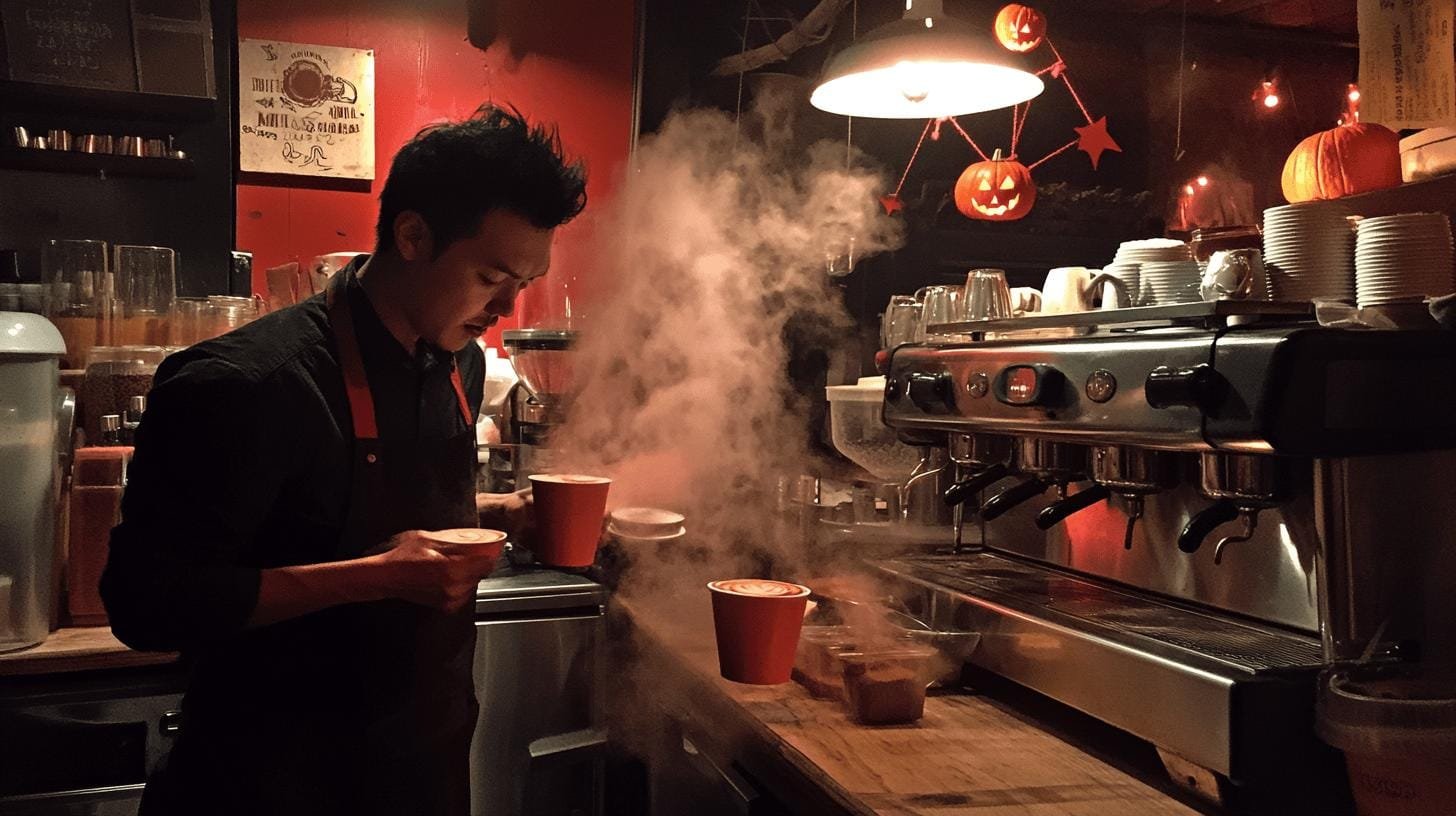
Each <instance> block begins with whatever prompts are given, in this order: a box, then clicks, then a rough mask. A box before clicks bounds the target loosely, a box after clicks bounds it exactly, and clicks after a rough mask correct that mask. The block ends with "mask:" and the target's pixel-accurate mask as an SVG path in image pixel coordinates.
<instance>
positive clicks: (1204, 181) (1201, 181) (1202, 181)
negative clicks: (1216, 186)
mask: <svg viewBox="0 0 1456 816" xmlns="http://www.w3.org/2000/svg"><path fill="white" fill-rule="evenodd" d="M1198 186H1199V187H1207V186H1208V176H1199V177H1198Z"/></svg>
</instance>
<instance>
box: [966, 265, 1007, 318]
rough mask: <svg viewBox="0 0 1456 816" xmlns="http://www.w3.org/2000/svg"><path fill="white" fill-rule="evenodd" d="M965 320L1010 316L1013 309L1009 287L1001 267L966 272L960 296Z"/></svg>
mask: <svg viewBox="0 0 1456 816" xmlns="http://www.w3.org/2000/svg"><path fill="white" fill-rule="evenodd" d="M961 303H962V305H963V306H964V307H965V319H966V320H996V319H999V318H1004V317H1010V316H1011V314H1012V312H1013V311H1014V309H1013V307H1012V304H1011V289H1010V288H1009V287H1007V285H1006V272H1005V270H1002V269H972V270H971V271H970V272H968V273H966V288H965V294H964V295H963V296H962V297H961Z"/></svg>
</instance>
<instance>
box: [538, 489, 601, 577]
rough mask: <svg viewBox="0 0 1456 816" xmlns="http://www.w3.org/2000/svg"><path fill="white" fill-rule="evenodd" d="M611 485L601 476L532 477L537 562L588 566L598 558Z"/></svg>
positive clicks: (562, 565)
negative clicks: (598, 548)
mask: <svg viewBox="0 0 1456 816" xmlns="http://www.w3.org/2000/svg"><path fill="white" fill-rule="evenodd" d="M611 486H612V480H611V479H607V478H605V477H602V476H578V475H572V474H559V473H543V474H539V475H536V476H532V477H531V494H532V500H531V501H532V504H533V505H534V506H535V508H536V560H537V561H540V562H541V563H542V564H545V565H546V566H548V567H578V568H579V567H589V566H591V564H592V562H593V561H595V560H596V557H597V544H598V543H599V542H600V541H601V537H602V519H603V518H605V517H606V515H607V490H608V489H609V488H611Z"/></svg>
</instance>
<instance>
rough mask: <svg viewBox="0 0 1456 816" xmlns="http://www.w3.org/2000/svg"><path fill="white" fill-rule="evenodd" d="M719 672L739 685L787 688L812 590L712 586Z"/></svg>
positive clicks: (730, 583)
mask: <svg viewBox="0 0 1456 816" xmlns="http://www.w3.org/2000/svg"><path fill="white" fill-rule="evenodd" d="M708 589H709V590H710V592H711V594H712V596H713V630H714V632H715V634H716V635H717V638H718V671H719V673H721V674H722V675H723V677H724V678H725V679H728V680H732V681H733V682H735V683H753V684H755V685H761V686H772V685H776V684H778V683H787V682H789V674H790V673H791V672H792V671H793V669H794V653H795V651H797V649H798V646H799V629H800V627H801V626H803V623H804V610H805V607H806V604H807V603H808V602H809V588H808V587H806V586H800V585H799V584H789V583H785V582H783V581H769V580H765V579H760V578H734V579H730V580H727V581H714V582H712V583H711V584H708Z"/></svg>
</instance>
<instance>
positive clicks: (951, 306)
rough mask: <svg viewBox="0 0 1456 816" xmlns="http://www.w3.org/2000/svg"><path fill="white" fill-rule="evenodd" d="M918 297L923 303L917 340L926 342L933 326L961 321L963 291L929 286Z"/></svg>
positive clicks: (952, 287)
mask: <svg viewBox="0 0 1456 816" xmlns="http://www.w3.org/2000/svg"><path fill="white" fill-rule="evenodd" d="M916 297H917V298H919V299H920V302H921V307H920V331H918V332H916V339H917V340H920V341H924V340H925V338H926V337H927V336H928V335H929V334H930V332H929V329H930V327H931V326H935V325H938V324H941V323H954V322H955V321H957V320H960V319H961V290H960V289H957V288H956V287H954V286H927V287H925V288H924V289H921V290H920V291H919V292H917V293H916Z"/></svg>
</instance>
